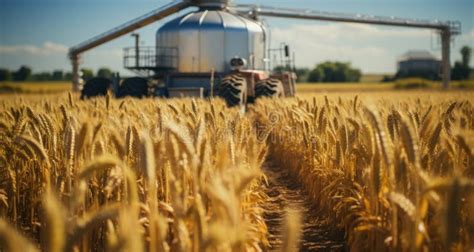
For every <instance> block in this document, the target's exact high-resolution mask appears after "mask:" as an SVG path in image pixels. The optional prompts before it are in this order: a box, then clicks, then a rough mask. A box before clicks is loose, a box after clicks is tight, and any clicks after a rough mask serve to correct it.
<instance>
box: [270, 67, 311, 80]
mask: <svg viewBox="0 0 474 252" xmlns="http://www.w3.org/2000/svg"><path fill="white" fill-rule="evenodd" d="M273 71H274V72H277V73H281V72H285V71H294V72H295V73H296V76H298V79H297V80H296V81H297V82H306V81H307V80H308V74H309V72H310V71H309V69H308V68H296V69H288V67H285V66H276V67H275V68H273Z"/></svg>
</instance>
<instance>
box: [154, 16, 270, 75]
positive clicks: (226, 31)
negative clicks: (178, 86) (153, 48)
mask: <svg viewBox="0 0 474 252" xmlns="http://www.w3.org/2000/svg"><path fill="white" fill-rule="evenodd" d="M156 43H157V47H166V48H173V47H174V48H177V51H178V54H179V56H178V68H177V69H176V70H177V71H178V72H182V73H204V72H210V71H211V70H212V69H215V71H217V72H228V71H230V65H229V62H230V60H231V59H232V58H233V57H236V56H238V57H242V58H245V59H247V61H248V62H249V67H250V68H256V69H263V68H264V66H265V64H264V58H265V51H266V50H265V31H264V28H263V27H262V25H261V24H259V23H257V22H256V21H253V20H250V19H247V18H244V17H241V16H238V15H236V14H233V13H229V12H227V11H224V10H200V11H196V12H192V13H189V14H186V15H183V16H181V17H178V18H176V19H174V20H172V21H170V22H168V23H167V24H165V25H164V26H163V27H161V28H160V29H159V30H158V32H157V38H156ZM158 57H159V56H158ZM158 62H159V60H158Z"/></svg>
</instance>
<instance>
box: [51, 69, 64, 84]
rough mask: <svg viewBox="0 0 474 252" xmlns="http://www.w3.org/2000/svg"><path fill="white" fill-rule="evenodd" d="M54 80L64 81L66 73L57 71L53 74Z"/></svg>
mask: <svg viewBox="0 0 474 252" xmlns="http://www.w3.org/2000/svg"><path fill="white" fill-rule="evenodd" d="M52 78H53V80H55V81H61V80H64V72H63V71H62V70H56V71H54V72H53V76H52Z"/></svg>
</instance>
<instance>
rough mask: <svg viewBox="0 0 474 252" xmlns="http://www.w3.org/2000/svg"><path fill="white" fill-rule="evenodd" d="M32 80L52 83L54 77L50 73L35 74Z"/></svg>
mask: <svg viewBox="0 0 474 252" xmlns="http://www.w3.org/2000/svg"><path fill="white" fill-rule="evenodd" d="M31 79H33V80H35V81H50V80H51V79H52V75H51V73H50V72H41V73H36V74H33V76H32V78H31Z"/></svg>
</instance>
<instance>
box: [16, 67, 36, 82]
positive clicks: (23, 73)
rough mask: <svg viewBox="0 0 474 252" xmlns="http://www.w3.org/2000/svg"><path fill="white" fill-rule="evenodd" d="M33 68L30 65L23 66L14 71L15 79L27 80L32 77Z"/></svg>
mask: <svg viewBox="0 0 474 252" xmlns="http://www.w3.org/2000/svg"><path fill="white" fill-rule="evenodd" d="M31 73H32V71H31V68H30V67H28V66H21V67H20V68H19V69H18V70H17V71H16V72H14V73H13V80H15V81H25V80H28V79H29V78H30V77H31Z"/></svg>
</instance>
